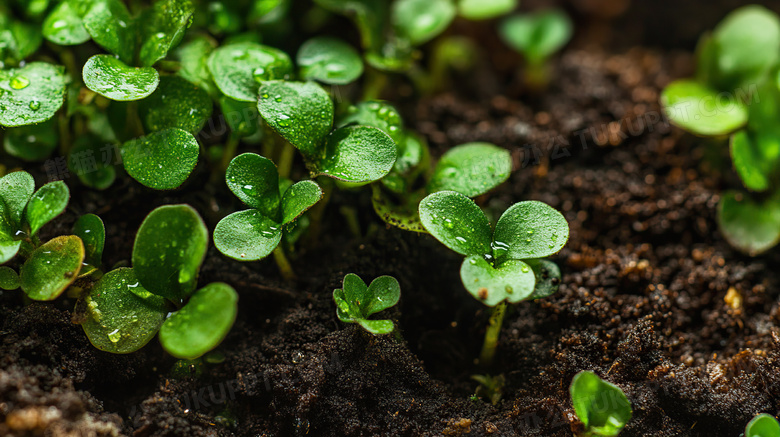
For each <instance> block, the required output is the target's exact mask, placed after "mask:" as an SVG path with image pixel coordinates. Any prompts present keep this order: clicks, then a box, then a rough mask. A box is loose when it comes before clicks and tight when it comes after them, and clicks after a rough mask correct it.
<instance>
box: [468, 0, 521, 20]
mask: <svg viewBox="0 0 780 437" xmlns="http://www.w3.org/2000/svg"><path fill="white" fill-rule="evenodd" d="M518 3H519V2H518V0H459V1H458V14H459V15H460V16H461V17H463V18H466V19H468V20H487V19H490V18H496V17H499V16H501V15H504V14H508V13H509V12H512V11H513V10H514V9H515V8H516V7H517V4H518Z"/></svg>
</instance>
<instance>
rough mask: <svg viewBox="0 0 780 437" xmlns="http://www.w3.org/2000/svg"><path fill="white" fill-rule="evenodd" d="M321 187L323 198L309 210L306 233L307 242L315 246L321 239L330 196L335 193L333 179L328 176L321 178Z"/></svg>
mask: <svg viewBox="0 0 780 437" xmlns="http://www.w3.org/2000/svg"><path fill="white" fill-rule="evenodd" d="M319 184H320V187H322V193H323V194H322V200H320V201H319V202H317V204H316V205H314V206H313V207H312V208H311V209H310V210H309V211H310V212H309V219H310V220H311V222H310V224H309V233H308V235H306V241H305V244H307V245H309V246H313V245H314V244H315V243H316V242H317V241H319V236H320V231H321V230H322V217H323V216H324V215H325V208H326V207H327V206H328V201H330V196H331V194H332V193H333V185H334V184H335V183H334V182H333V179H331V178H327V177H321V178H319Z"/></svg>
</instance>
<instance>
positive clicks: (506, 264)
mask: <svg viewBox="0 0 780 437" xmlns="http://www.w3.org/2000/svg"><path fill="white" fill-rule="evenodd" d="M419 214H420V221H421V222H422V225H423V227H424V228H425V230H426V231H428V232H429V233H430V234H431V235H432V236H433V237H434V238H436V239H437V240H439V241H440V242H441V243H442V244H444V245H445V246H447V247H448V248H450V249H452V250H453V251H455V252H457V253H459V254H461V255H464V256H465V257H466V258H465V259H464V261H463V264H461V268H460V277H461V281H462V282H463V286H464V287H465V288H466V290H468V292H469V293H470V294H471V295H472V296H474V298H476V299H477V300H479V301H480V302H482V303H483V304H485V305H487V306H489V307H495V308H494V310H493V314H492V316H491V320H490V322H489V326H488V330H487V332H486V333H485V343H484V346H483V349H482V354H481V356H480V363H481V364H482V365H484V366H489V365H490V363H491V362H492V360H493V356H494V355H495V348H496V344H497V341H498V335H499V333H500V331H501V324H502V322H503V318H504V313H505V311H506V304H507V302H509V303H517V302H521V301H524V300H529V299H538V298H542V297H546V296H549V295H550V294H552V293H554V292H555V291H557V289H558V283H559V282H560V271H559V270H558V269H557V267H556V268H552V267H551V265H552V263H551V262H549V261H546V260H541V259H540V258H544V257H547V256H550V255H553V254H556V253H558V251H560V250H561V249H562V248H563V246H564V245H565V244H566V241H567V240H568V239H569V225H568V224H567V223H566V219H565V218H564V217H563V215H561V213H559V212H558V211H556V210H555V209H553V208H551V207H550V206H548V205H546V204H544V203H542V202H537V201H525V202H519V203H516V204H514V205H512V206H511V207H509V209H507V210H506V211H505V212H504V214H503V215H501V217H500V218H499V219H498V221H497V222H496V226H495V229H491V227H490V223H489V222H488V219H487V217H486V216H485V214H484V213H483V212H482V210H481V209H480V208H479V207H478V206H477V205H476V204H475V203H474V202H473V201H472V200H471V199H469V198H468V197H467V196H465V195H463V194H461V193H458V192H455V191H439V192H437V193H433V194H431V195H429V196H427V197H426V198H425V199H423V200H422V201H421V202H420V206H419ZM537 278H538V279H537Z"/></svg>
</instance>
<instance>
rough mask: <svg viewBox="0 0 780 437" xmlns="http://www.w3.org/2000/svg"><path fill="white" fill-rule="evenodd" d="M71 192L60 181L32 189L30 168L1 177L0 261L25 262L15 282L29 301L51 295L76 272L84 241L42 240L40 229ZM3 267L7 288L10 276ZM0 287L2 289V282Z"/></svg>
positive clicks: (62, 207) (71, 237) (64, 286)
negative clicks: (18, 260) (17, 258)
mask: <svg viewBox="0 0 780 437" xmlns="http://www.w3.org/2000/svg"><path fill="white" fill-rule="evenodd" d="M69 198H70V191H69V190H68V187H67V186H66V185H65V183H63V182H62V181H56V182H50V183H48V184H46V185H43V186H42V187H40V188H39V189H38V190H37V191H35V182H34V180H33V178H32V176H30V174H29V173H27V172H23V171H17V172H13V173H9V174H7V175H5V176H3V177H2V178H0V264H4V263H7V262H11V261H15V260H14V258H15V257H17V255H19V256H20V258H22V259H23V260H24V261H23V262H21V263H20V264H21V265H20V267H19V275H18V285H19V286H20V287H21V288H22V291H24V293H25V294H26V295H27V296H28V297H29V298H30V299H33V300H53V299H56V298H57V297H58V296H59V295H60V294H62V292H63V291H65V289H67V288H68V287H69V286H70V284H71V283H73V281H74V280H75V279H76V278H77V277H78V275H79V272H80V271H81V269H82V261H83V260H84V245H83V244H82V242H81V239H80V238H79V237H77V236H75V235H67V236H61V237H56V238H53V239H51V240H49V241H47V242H45V243H41V241H40V239H39V238H38V231H39V230H40V229H41V228H42V227H43V226H44V225H46V224H47V223H49V222H50V221H51V220H52V219H54V218H55V217H57V216H58V215H60V214H61V213H62V212H63V211H64V210H65V207H66V206H67V205H68V200H69ZM8 270H11V271H12V272H14V271H13V270H12V269H10V268H4V271H5V273H4V276H5V280H4V281H2V282H3V283H5V285H8V286H9V287H8V288H16V287H11V286H13V285H16V282H17V281H14V277H15V276H14V275H15V274H16V273H15V272H14V274H11V273H10V272H9V271H8ZM2 288H6V287H5V286H2Z"/></svg>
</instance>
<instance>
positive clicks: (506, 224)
mask: <svg viewBox="0 0 780 437" xmlns="http://www.w3.org/2000/svg"><path fill="white" fill-rule="evenodd" d="M568 240H569V224H568V223H567V222H566V219H565V218H564V217H563V215H562V214H561V213H560V212H558V211H556V210H555V209H554V208H552V207H550V206H549V205H547V204H546V203H544V202H538V201H535V200H530V201H525V202H518V203H515V204H514V205H512V206H510V207H509V209H507V210H506V211H504V213H503V214H502V215H501V217H500V218H499V219H498V222H497V223H496V230H495V232H494V234H493V256H494V257H495V258H496V259H497V260H502V259H507V258H508V259H530V258H544V257H546V256H550V255H552V254H555V253H558V251H559V250H561V249H562V248H563V246H565V245H566V241H568Z"/></svg>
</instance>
